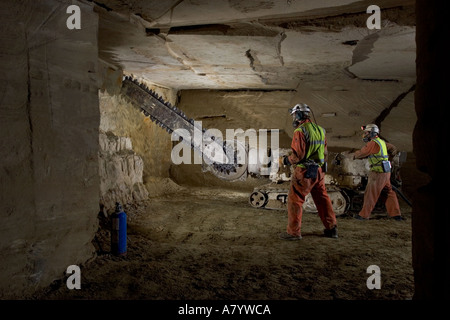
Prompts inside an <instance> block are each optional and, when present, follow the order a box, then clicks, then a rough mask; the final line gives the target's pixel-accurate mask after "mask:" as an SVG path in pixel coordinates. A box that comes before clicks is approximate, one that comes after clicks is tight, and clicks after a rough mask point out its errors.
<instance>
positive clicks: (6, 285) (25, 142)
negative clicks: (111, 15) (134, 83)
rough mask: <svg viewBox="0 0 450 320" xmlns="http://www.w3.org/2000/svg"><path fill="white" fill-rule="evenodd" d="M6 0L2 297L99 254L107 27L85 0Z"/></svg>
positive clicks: (28, 290)
mask: <svg viewBox="0 0 450 320" xmlns="http://www.w3.org/2000/svg"><path fill="white" fill-rule="evenodd" d="M72 3H73V4H77V5H78V6H79V7H80V8H81V11H82V19H83V20H82V22H83V21H84V22H87V21H89V23H85V24H82V29H81V30H69V29H68V28H67V26H66V20H67V18H68V17H69V15H68V14H67V13H66V9H67V6H68V5H69V4H68V3H67V2H62V1H38V2H37V1H26V0H20V1H2V2H1V3H0V33H1V35H2V40H1V41H0V55H1V57H2V61H3V62H2V64H1V67H0V74H1V80H0V82H1V86H0V136H1V137H2V138H1V140H0V141H1V142H0V145H1V148H2V151H3V153H2V160H1V162H2V165H1V170H0V186H1V187H0V188H1V192H0V219H1V221H2V223H1V224H0V237H1V239H0V299H10V298H24V297H27V296H29V295H31V294H32V293H33V292H35V290H37V289H38V288H40V287H44V286H47V285H49V284H50V283H51V282H52V281H53V280H55V279H61V278H62V277H63V276H64V275H65V271H66V269H67V267H68V266H70V265H79V264H81V263H83V262H85V261H86V260H87V259H89V258H90V257H92V255H93V253H94V247H93V245H92V243H91V242H92V239H93V236H94V233H95V231H96V230H97V225H98V221H97V214H98V194H99V178H98V126H99V122H100V114H99V110H98V82H97V67H98V65H97V61H98V50H97V32H96V30H97V28H98V17H97V15H96V14H95V13H93V11H92V7H90V6H87V5H85V4H83V3H79V2H77V1H71V3H70V4H72Z"/></svg>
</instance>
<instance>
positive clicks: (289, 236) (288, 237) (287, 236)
mask: <svg viewBox="0 0 450 320" xmlns="http://www.w3.org/2000/svg"><path fill="white" fill-rule="evenodd" d="M279 238H280V239H281V240H301V239H302V236H293V235H292V234H289V233H287V232H283V233H280V234H279Z"/></svg>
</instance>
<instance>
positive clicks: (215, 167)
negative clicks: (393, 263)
mask: <svg viewBox="0 0 450 320" xmlns="http://www.w3.org/2000/svg"><path fill="white" fill-rule="evenodd" d="M122 94H123V96H125V97H126V99H127V100H128V101H129V102H131V104H133V105H134V106H135V107H137V108H139V109H140V110H141V111H142V112H143V113H144V114H145V115H146V116H148V117H149V118H150V119H151V120H152V121H153V122H155V123H156V124H157V125H158V126H160V127H162V128H163V129H165V130H166V131H167V132H168V133H169V134H173V135H174V136H176V137H178V138H179V140H180V141H181V142H182V143H186V144H187V145H189V146H190V147H191V148H192V149H193V150H194V151H195V152H197V153H198V154H199V155H200V156H201V157H202V159H203V163H202V168H203V171H204V172H207V171H210V172H211V173H212V174H214V175H215V176H216V177H218V178H220V179H222V180H227V181H236V180H245V179H246V178H247V177H248V176H257V177H264V178H267V176H268V178H269V180H270V181H271V182H270V183H268V184H265V185H262V186H259V187H256V188H254V190H253V192H252V193H251V194H250V196H249V203H250V205H251V206H252V207H254V208H259V209H274V210H285V209H286V203H287V195H288V192H289V185H290V179H291V175H292V172H293V166H283V165H281V166H279V163H278V158H279V157H282V156H284V155H288V154H289V152H290V149H278V150H270V148H269V149H267V150H257V151H258V152H256V153H255V152H252V151H255V150H251V149H249V146H248V145H245V144H244V143H242V142H240V141H238V140H236V139H235V140H233V141H222V140H221V139H220V138H219V137H216V136H214V135H213V134H211V133H210V132H209V131H208V130H206V129H204V128H202V127H201V126H199V125H198V123H196V122H195V121H194V120H193V119H190V118H188V117H187V116H186V115H185V114H184V113H183V112H182V111H181V110H180V109H178V108H177V107H176V106H173V105H171V104H170V103H168V102H166V101H164V100H163V99H162V97H160V96H158V95H157V94H156V93H155V92H154V91H152V90H150V89H149V88H148V87H147V86H146V85H145V84H142V83H140V82H139V81H138V80H136V79H133V78H132V77H128V76H127V77H124V79H123V82H122ZM196 137H197V138H196ZM254 154H263V155H264V156H263V158H264V159H263V160H261V159H259V157H258V159H256V161H254V160H255V159H254V158H253V159H252V155H254ZM405 156H406V154H405V153H399V154H397V155H396V156H395V157H394V159H393V160H392V168H393V173H392V175H391V182H392V185H393V188H394V190H395V191H396V192H397V193H398V194H399V195H400V196H402V198H403V199H404V200H405V201H407V202H408V203H409V201H408V200H407V199H406V198H405V197H404V195H403V194H402V193H401V192H400V190H399V187H400V186H401V179H400V176H399V169H400V165H401V163H402V162H404V161H405V160H406V158H405ZM252 160H253V161H252ZM368 172H369V163H368V161H367V159H361V160H350V159H349V158H348V157H345V153H332V152H329V154H328V171H327V173H326V174H325V184H326V187H327V192H328V195H329V197H330V199H331V202H332V204H333V209H334V211H335V213H336V215H342V214H344V213H346V212H348V211H349V210H358V208H360V207H361V205H362V199H363V195H364V188H365V185H366V184H367V175H368ZM409 204H410V203H409ZM303 207H304V209H305V211H307V212H317V209H316V207H315V204H314V201H313V199H312V197H311V195H308V196H307V198H306V201H305V203H304V206H303ZM376 209H377V208H376Z"/></svg>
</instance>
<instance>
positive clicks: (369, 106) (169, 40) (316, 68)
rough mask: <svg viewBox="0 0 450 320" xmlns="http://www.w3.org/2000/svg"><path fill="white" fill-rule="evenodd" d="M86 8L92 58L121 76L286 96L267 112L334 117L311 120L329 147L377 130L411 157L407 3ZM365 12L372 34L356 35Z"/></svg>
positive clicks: (411, 15)
mask: <svg viewBox="0 0 450 320" xmlns="http://www.w3.org/2000/svg"><path fill="white" fill-rule="evenodd" d="M91 2H92V3H93V4H94V6H95V8H96V11H97V12H98V14H99V17H100V29H99V54H100V57H101V59H102V60H103V61H105V62H107V63H110V64H112V65H116V66H120V67H121V68H122V69H123V70H124V72H125V73H126V74H132V75H133V76H135V77H137V78H141V79H144V80H146V81H148V82H151V83H154V84H156V85H159V86H162V87H168V88H172V89H174V90H178V91H181V90H196V89H208V90H261V91H274V92H276V91H280V92H282V91H291V92H292V96H291V98H289V101H283V102H282V103H280V102H279V101H276V98H275V99H274V101H272V104H273V105H275V107H276V105H282V106H283V108H284V107H285V106H286V105H290V104H293V103H297V102H306V103H308V104H309V105H310V106H311V107H313V108H314V110H316V112H315V113H316V115H317V116H319V117H320V115H324V114H327V115H329V114H335V115H336V117H321V118H320V119H318V122H320V124H321V125H322V126H324V127H325V128H327V130H328V133H329V135H328V136H329V140H330V145H334V146H337V147H341V146H342V147H349V146H352V145H355V143H356V141H359V142H360V133H359V132H358V129H359V127H360V126H361V125H362V124H366V123H370V122H378V124H379V125H380V126H382V133H383V135H384V136H385V137H386V138H388V140H390V141H392V142H393V143H395V144H396V145H397V146H398V147H399V148H402V149H404V150H406V151H411V150H412V142H411V140H412V138H411V136H412V130H413V127H414V124H415V112H414V97H413V95H414V85H415V81H416V73H415V71H416V70H415V58H416V46H415V12H414V1H409V0H403V1H401V0H383V1H353V0H336V1H324V0H314V1H312V0H311V1H310V0H304V1H300V0H297V1H295V0H280V1H276V0H260V1H240V0H222V1H211V0H184V1H183V0H172V1H156V0H153V1H152V0H151V1H143V0H134V1H121V0H97V1H91ZM372 4H376V5H378V6H379V7H380V8H381V19H382V23H381V29H380V30H369V29H368V28H367V26H366V20H367V18H368V17H369V16H370V14H367V13H366V9H367V7H368V6H369V5H372ZM283 99H286V96H285V95H283ZM283 110H284V109H283Z"/></svg>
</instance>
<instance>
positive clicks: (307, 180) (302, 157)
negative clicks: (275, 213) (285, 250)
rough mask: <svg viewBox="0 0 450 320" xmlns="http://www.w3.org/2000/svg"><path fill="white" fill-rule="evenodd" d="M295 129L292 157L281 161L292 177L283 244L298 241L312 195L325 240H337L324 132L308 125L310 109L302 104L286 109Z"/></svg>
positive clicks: (320, 128)
mask: <svg viewBox="0 0 450 320" xmlns="http://www.w3.org/2000/svg"><path fill="white" fill-rule="evenodd" d="M289 111H290V113H291V115H292V117H293V120H294V122H293V126H294V128H296V129H295V131H294V136H293V138H292V143H291V149H292V154H291V155H289V156H284V157H283V158H280V162H282V163H283V164H284V165H293V166H295V168H294V173H293V176H292V179H291V185H290V189H289V194H288V200H287V207H288V224H287V228H286V232H284V233H282V234H280V239H283V240H300V239H301V238H302V235H301V225H302V213H303V209H302V206H303V203H304V202H305V198H306V196H307V195H308V194H309V193H311V196H312V198H313V200H314V203H315V205H316V207H317V211H318V214H319V217H320V219H321V220H322V223H323V225H324V227H325V229H324V236H326V237H329V238H337V237H338V235H337V223H336V215H335V213H334V211H333V207H332V204H331V201H330V198H329V197H328V194H327V190H326V188H325V169H324V168H325V166H326V164H325V156H326V153H327V143H326V139H325V130H324V129H323V128H322V127H320V126H318V125H317V124H315V123H313V122H311V120H310V118H309V115H310V112H311V110H310V108H309V106H308V105H306V104H304V103H301V104H297V105H295V106H294V107H293V108H292V109H289Z"/></svg>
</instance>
